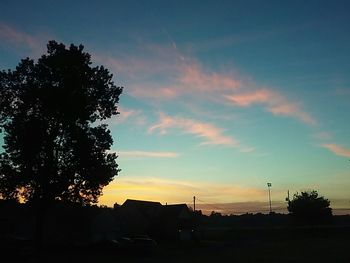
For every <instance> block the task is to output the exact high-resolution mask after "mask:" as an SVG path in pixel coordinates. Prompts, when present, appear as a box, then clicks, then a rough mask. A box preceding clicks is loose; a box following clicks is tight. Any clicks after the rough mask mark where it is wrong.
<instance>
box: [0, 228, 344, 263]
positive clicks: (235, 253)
mask: <svg viewBox="0 0 350 263" xmlns="http://www.w3.org/2000/svg"><path fill="white" fill-rule="evenodd" d="M202 235H203V236H202V241H201V242H200V243H187V244H183V243H182V244H180V243H176V242H175V243H169V242H167V243H162V242H160V243H159V244H158V246H157V248H156V249H155V250H154V251H142V250H134V251H132V250H128V251H112V250H106V251H96V250H88V249H84V250H53V251H51V252H50V253H46V254H45V255H43V256H42V257H41V260H39V259H38V258H36V257H26V256H22V257H17V258H16V259H17V260H18V262H84V263H88V262H94V263H95V262H101V263H112V262H113V263H116V262H149V263H151V262H152V263H158V262H191V263H195V262H203V263H206V262H214V263H219V262H258V263H260V262H301V263H303V262H307V263H312V262H332V263H333V262H334V263H343V262H344V263H348V262H350V228H349V227H346V228H345V227H341V228H339V227H336V228H335V227H324V228H240V229H232V228H211V229H203V231H202ZM1 262H5V261H1ZM8 262H15V260H14V258H12V260H11V259H9V261H8Z"/></svg>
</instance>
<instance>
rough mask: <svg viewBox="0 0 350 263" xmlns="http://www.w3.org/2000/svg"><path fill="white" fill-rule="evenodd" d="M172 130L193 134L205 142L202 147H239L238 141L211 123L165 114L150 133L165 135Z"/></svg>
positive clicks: (161, 115)
mask: <svg viewBox="0 0 350 263" xmlns="http://www.w3.org/2000/svg"><path fill="white" fill-rule="evenodd" d="M170 129H180V130H182V131H183V132H184V133H189V134H193V135H195V136H197V137H199V138H202V139H203V140H204V141H203V142H202V143H201V145H224V146H229V147H238V145H239V143H238V141H237V140H236V139H234V138H232V137H230V136H227V135H224V130H223V129H221V128H218V127H216V126H214V125H213V124H210V123H205V122H199V121H196V120H193V119H188V118H182V117H172V116H168V115H166V114H164V113H160V114H159V121H158V123H156V124H154V125H152V126H151V127H150V128H149V129H148V132H150V133H153V132H156V131H158V132H159V133H160V134H165V133H167V132H168V130H170Z"/></svg>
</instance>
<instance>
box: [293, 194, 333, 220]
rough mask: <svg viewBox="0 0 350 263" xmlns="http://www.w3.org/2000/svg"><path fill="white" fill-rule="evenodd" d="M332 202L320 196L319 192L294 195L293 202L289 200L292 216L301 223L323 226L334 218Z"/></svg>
mask: <svg viewBox="0 0 350 263" xmlns="http://www.w3.org/2000/svg"><path fill="white" fill-rule="evenodd" d="M329 206H330V201H329V200H328V199H326V198H324V197H323V196H319V195H318V193H317V191H315V190H313V191H305V192H301V193H300V194H299V193H296V194H294V196H293V199H292V200H288V211H289V213H290V215H291V216H292V217H293V218H294V219H296V221H298V222H300V223H306V224H321V223H327V222H329V221H330V219H331V217H332V208H330V207H329Z"/></svg>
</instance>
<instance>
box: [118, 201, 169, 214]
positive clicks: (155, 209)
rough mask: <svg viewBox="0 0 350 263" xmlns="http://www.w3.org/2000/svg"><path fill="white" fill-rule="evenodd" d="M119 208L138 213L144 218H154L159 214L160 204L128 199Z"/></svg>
mask: <svg viewBox="0 0 350 263" xmlns="http://www.w3.org/2000/svg"><path fill="white" fill-rule="evenodd" d="M121 208H122V209H127V210H130V209H131V210H134V211H138V212H140V213H141V214H143V215H144V216H146V217H154V216H156V215H158V214H159V212H160V209H161V208H162V204H161V203H159V202H151V201H142V200H132V199H128V200H126V201H125V202H124V203H123V204H122V206H121Z"/></svg>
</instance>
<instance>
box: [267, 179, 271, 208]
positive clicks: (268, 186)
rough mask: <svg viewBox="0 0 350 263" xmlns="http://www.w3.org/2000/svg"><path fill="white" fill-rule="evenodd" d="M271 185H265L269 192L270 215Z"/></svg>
mask: <svg viewBox="0 0 350 263" xmlns="http://www.w3.org/2000/svg"><path fill="white" fill-rule="evenodd" d="M271 186H272V184H271V183H267V189H268V190H269V204H270V214H271V213H272V208H271V191H270V188H271Z"/></svg>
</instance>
